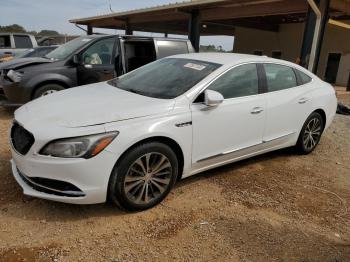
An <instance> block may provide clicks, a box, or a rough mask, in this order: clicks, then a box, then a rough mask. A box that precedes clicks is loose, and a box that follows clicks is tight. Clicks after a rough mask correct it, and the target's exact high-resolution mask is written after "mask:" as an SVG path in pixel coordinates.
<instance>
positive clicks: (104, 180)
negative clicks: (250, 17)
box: [11, 149, 116, 204]
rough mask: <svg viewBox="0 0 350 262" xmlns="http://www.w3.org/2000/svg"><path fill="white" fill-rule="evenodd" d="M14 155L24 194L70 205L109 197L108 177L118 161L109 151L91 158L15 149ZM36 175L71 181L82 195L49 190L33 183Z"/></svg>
mask: <svg viewBox="0 0 350 262" xmlns="http://www.w3.org/2000/svg"><path fill="white" fill-rule="evenodd" d="M12 156H13V159H12V160H11V165H12V173H13V176H14V177H15V179H16V181H17V182H18V184H19V185H20V186H21V187H22V189H23V193H24V194H25V195H28V196H32V197H37V198H42V199H47V200H53V201H58V202H63V203H70V204H97V203H103V202H105V201H106V199H107V189H108V182H109V177H110V175H111V172H112V169H113V167H114V164H115V162H116V159H115V156H114V155H113V154H111V153H109V152H107V151H103V152H101V153H100V154H99V155H97V156H96V157H94V158H91V159H88V160H86V159H59V158H51V157H42V156H34V155H33V156H30V155H28V156H27V155H26V156H22V155H19V154H18V153H17V152H15V151H14V150H13V149H12ZM34 178H35V179H37V178H43V179H52V180H59V181H63V182H66V183H69V184H71V185H74V186H75V187H76V188H78V189H79V193H80V194H75V195H74V196H73V195H72V196H69V194H62V192H60V191H56V192H55V190H52V188H49V190H46V189H47V188H45V187H44V188H43V186H42V185H40V184H39V185H37V184H35V183H34V184H33V183H32V182H33V181H34Z"/></svg>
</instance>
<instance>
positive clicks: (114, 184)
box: [108, 142, 178, 211]
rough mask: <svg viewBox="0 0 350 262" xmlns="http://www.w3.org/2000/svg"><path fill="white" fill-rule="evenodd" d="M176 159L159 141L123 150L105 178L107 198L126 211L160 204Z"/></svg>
mask: <svg viewBox="0 0 350 262" xmlns="http://www.w3.org/2000/svg"><path fill="white" fill-rule="evenodd" d="M177 174H178V160H177V157H176V155H175V153H174V152H173V151H172V150H171V148H170V147H169V146H167V145H165V144H162V143H159V142H150V143H145V144H141V145H139V146H137V147H135V148H133V149H131V150H130V151H129V152H127V153H126V155H125V156H124V157H122V159H121V160H120V162H119V163H118V164H117V165H116V166H115V168H114V170H113V172H112V175H111V178H110V181H109V189H108V192H109V198H110V199H111V200H112V201H113V202H114V203H115V204H117V205H118V206H120V207H122V208H125V209H127V210H130V211H136V210H145V209H148V208H151V207H153V206H155V205H157V204H158V203H160V202H161V201H162V200H163V199H164V198H165V197H166V196H167V195H168V193H169V192H170V190H171V188H172V187H173V185H174V184H175V181H176V177H177Z"/></svg>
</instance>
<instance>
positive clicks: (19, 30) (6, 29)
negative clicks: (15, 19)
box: [0, 24, 26, 33]
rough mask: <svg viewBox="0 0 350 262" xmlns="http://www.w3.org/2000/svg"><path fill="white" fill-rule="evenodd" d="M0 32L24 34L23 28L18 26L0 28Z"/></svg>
mask: <svg viewBox="0 0 350 262" xmlns="http://www.w3.org/2000/svg"><path fill="white" fill-rule="evenodd" d="M0 32H3V33H26V30H25V29H24V27H23V26H21V25H18V24H13V25H5V26H0Z"/></svg>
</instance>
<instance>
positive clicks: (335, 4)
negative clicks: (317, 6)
mask: <svg viewBox="0 0 350 262" xmlns="http://www.w3.org/2000/svg"><path fill="white" fill-rule="evenodd" d="M331 8H333V9H336V10H338V11H341V12H344V13H346V14H350V3H349V2H348V1H344V0H332V1H331Z"/></svg>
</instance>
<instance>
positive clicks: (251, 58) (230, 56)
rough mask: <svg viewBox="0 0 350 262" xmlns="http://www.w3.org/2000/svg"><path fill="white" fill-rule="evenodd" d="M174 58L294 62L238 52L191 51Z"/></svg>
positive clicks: (212, 60) (214, 60) (217, 60)
mask: <svg viewBox="0 0 350 262" xmlns="http://www.w3.org/2000/svg"><path fill="white" fill-rule="evenodd" d="M171 57H173V58H187V59H194V60H200V61H205V62H211V63H216V64H222V65H235V64H239V63H244V62H274V63H283V64H286V65H288V64H289V65H291V64H292V63H290V62H287V61H283V60H278V59H274V58H270V57H267V56H256V55H248V54H236V53H190V54H181V55H174V56H171Z"/></svg>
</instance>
